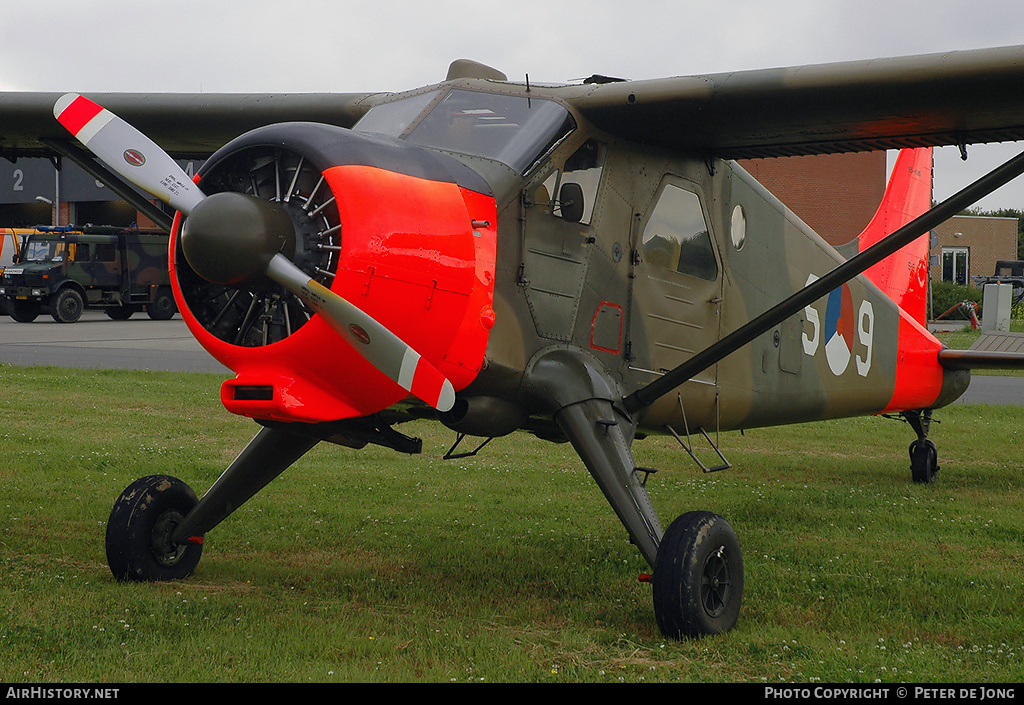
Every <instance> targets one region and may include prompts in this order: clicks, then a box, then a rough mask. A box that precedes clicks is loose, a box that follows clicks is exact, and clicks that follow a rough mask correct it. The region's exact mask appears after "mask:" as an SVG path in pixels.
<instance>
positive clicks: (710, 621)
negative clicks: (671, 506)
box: [652, 512, 743, 639]
mask: <svg viewBox="0 0 1024 705" xmlns="http://www.w3.org/2000/svg"><path fill="white" fill-rule="evenodd" d="M652 582H653V588H654V613H655V616H656V617H657V619H658V626H659V627H660V628H661V631H662V633H663V634H664V635H665V636H667V637H670V638H673V639H681V638H683V637H701V636H707V635H711V634H721V633H724V632H727V631H729V630H730V629H732V628H733V627H734V626H735V625H736V620H737V618H738V617H739V613H740V605H741V603H742V602H743V558H742V556H741V554H740V545H739V541H738V540H737V538H736V532H735V531H733V529H732V527H731V526H730V525H729V522H727V521H726V520H725V519H723V518H722V517H720V516H718V515H717V514H712V513H710V512H689V513H687V514H683V515H682V516H680V517H679V518H678V519H676V520H675V521H674V522H672V524H671V526H669V528H668V530H666V531H665V535H664V537H663V538H662V541H661V544H660V546H659V547H658V556H657V560H656V564H655V568H654V577H653V581H652Z"/></svg>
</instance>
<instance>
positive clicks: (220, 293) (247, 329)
mask: <svg viewBox="0 0 1024 705" xmlns="http://www.w3.org/2000/svg"><path fill="white" fill-rule="evenodd" d="M196 180H197V183H198V184H199V186H200V188H201V189H202V190H203V191H204V192H205V193H206V194H207V195H212V194H214V193H218V192H222V191H236V192H240V193H247V194H250V195H254V196H257V197H259V198H264V199H268V200H274V201H276V202H278V203H280V204H281V205H282V206H283V207H284V209H285V210H286V212H287V213H288V215H289V217H290V218H291V220H292V223H293V225H294V226H295V233H296V247H295V255H294V257H293V262H294V263H295V264H296V266H298V267H299V268H300V269H302V270H303V271H304V272H305V273H307V274H308V275H309V276H310V277H311V278H313V279H315V280H317V281H318V282H319V283H321V284H323V285H324V286H326V287H328V288H330V289H331V290H333V291H334V292H335V293H337V294H339V295H340V296H342V297H344V298H345V299H347V300H348V301H349V302H351V303H352V304H354V305H356V306H357V307H358V308H360V309H362V310H363V311H365V312H366V313H367V314H369V315H370V316H372V317H373V318H375V319H376V320H377V321H379V322H380V323H382V324H383V325H384V326H386V327H387V328H388V329H390V330H391V331H392V332H393V333H395V334H396V335H398V336H399V337H400V338H402V339H403V340H404V341H405V342H406V343H408V344H409V345H410V346H411V347H412V348H413V349H415V350H416V351H417V352H419V353H420V355H422V356H423V357H424V358H425V359H426V360H427V361H429V362H430V363H432V364H433V365H434V366H435V367H436V368H437V369H438V370H439V371H440V372H441V373H442V374H444V375H445V376H446V377H447V378H448V379H449V380H450V381H451V382H452V385H453V386H454V387H455V389H456V391H457V390H459V389H462V388H464V387H465V386H466V385H468V384H469V383H470V382H471V381H472V380H473V379H474V378H475V377H476V375H477V373H478V372H479V371H480V368H481V365H482V364H483V358H484V352H485V350H486V346H487V339H488V334H489V332H490V329H491V327H492V326H493V324H494V310H493V308H492V304H493V294H494V266H495V241H496V239H495V236H496V233H495V221H496V217H497V215H496V206H495V201H494V198H493V196H491V194H490V191H489V189H488V187H487V184H486V183H485V182H484V181H483V180H482V179H481V178H480V177H479V176H478V175H477V174H476V173H475V172H473V171H472V170H471V169H469V168H468V167H467V166H465V165H463V164H462V163H460V162H458V161H457V160H454V159H451V158H449V157H447V156H445V155H442V154H437V153H432V152H429V151H427V150H424V149H421V148H418V147H415V146H412V145H408V144H406V143H404V142H401V141H396V140H390V139H386V138H378V137H374V136H368V135H361V134H358V133H353V132H351V131H348V130H343V129H340V128H335V127H331V126H327V125H321V124H314V123H285V124H279V125H273V126H270V127H267V128H261V129H259V130H255V131H253V132H250V133H247V134H246V135H243V136H242V137H239V138H238V139H236V140H234V141H232V142H231V143H229V144H227V145H225V146H224V147H223V148H222V149H221V150H219V151H218V152H217V153H216V154H214V155H213V156H212V157H211V158H210V159H209V160H208V161H207V162H206V164H204V166H203V168H202V169H201V170H200V172H199V174H198V175H197V177H196ZM179 220H180V215H179ZM180 225H181V223H180V222H176V224H175V228H174V233H173V234H172V238H171V253H170V268H171V280H172V282H173V286H174V293H175V297H176V299H177V302H178V308H179V310H180V311H181V314H182V316H183V318H184V319H185V322H186V323H187V325H188V327H189V329H190V330H191V331H192V333H193V335H195V337H196V339H197V340H198V341H199V342H200V344H202V345H203V347H204V348H206V349H207V350H208V351H209V352H210V353H211V354H212V355H213V356H214V357H215V358H216V359H217V360H219V361H220V362H221V363H223V364H224V365H225V366H227V367H229V368H230V369H232V370H233V371H234V372H235V373H236V376H235V378H234V379H230V380H227V381H226V382H225V383H224V384H223V386H222V388H221V399H222V401H223V403H224V406H225V407H227V409H228V410H229V411H232V412H234V413H237V414H243V415H246V416H251V417H253V418H258V419H268V420H280V421H302V422H321V421H334V420H338V419H343V418H351V417H355V416H365V415H368V414H372V413H376V412H378V411H381V410H383V409H385V408H387V407H389V406H391V405H393V404H395V403H397V402H399V401H401V400H402V399H403V398H405V397H406V396H407V393H406V392H405V390H403V389H402V388H401V387H400V386H398V384H396V383H395V382H393V381H392V380H391V379H390V378H388V377H387V376H385V375H384V374H383V373H381V372H380V371H378V370H377V369H376V368H375V367H373V365H371V364H370V363H369V362H367V360H366V359H365V358H363V356H362V355H361V354H360V353H359V352H358V350H356V347H355V346H353V345H352V344H350V343H349V342H347V341H346V340H344V339H343V338H341V337H340V336H339V335H338V333H336V332H335V331H334V330H332V328H331V326H330V325H329V324H328V323H327V321H325V320H323V319H322V318H321V316H320V315H319V314H316V313H313V312H312V311H310V310H309V309H307V308H306V306H304V305H303V303H302V302H301V301H300V300H299V299H298V298H297V297H295V296H293V295H291V294H290V293H288V292H287V291H285V290H284V289H283V288H282V287H280V286H278V285H276V284H274V283H273V282H271V281H269V280H267V281H266V282H265V283H264V282H258V283H256V284H251V285H241V286H238V287H231V286H224V285H219V284H214V283H211V282H208V281H206V280H204V279H202V278H201V277H199V276H198V275H197V274H196V272H195V271H194V270H193V268H192V266H191V265H190V264H189V263H188V262H187V261H186V259H185V257H184V256H183V254H182V249H181V245H180V239H179V233H180V230H181V228H180ZM356 333H358V331H356ZM357 337H358V336H357Z"/></svg>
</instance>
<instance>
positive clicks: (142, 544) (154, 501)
mask: <svg viewBox="0 0 1024 705" xmlns="http://www.w3.org/2000/svg"><path fill="white" fill-rule="evenodd" d="M317 442H318V440H317V439H316V438H307V437H304V436H300V435H297V434H293V433H289V432H287V431H283V430H279V429H273V428H266V427H264V428H262V429H261V430H260V432H259V433H258V434H256V437H255V438H253V439H252V441H251V442H250V443H249V445H248V446H246V447H245V450H243V451H242V452H241V453H240V454H239V456H238V457H237V458H235V461H234V462H233V463H231V465H230V466H228V469H227V470H225V471H224V474H223V475H221V476H220V478H219V479H218V480H217V482H215V483H214V485H213V487H211V488H210V489H209V491H207V493H206V495H205V496H204V497H203V498H202V499H201V500H197V498H196V494H195V492H193V491H192V490H191V488H189V487H188V485H186V484H185V483H183V482H181V481H180V480H177V479H175V478H173V477H168V476H165V475H156V476H152V477H145V478H142V479H141V480H137V481H136V482H134V483H132V484H131V485H129V486H128V488H127V489H125V491H124V492H122V493H121V496H120V497H119V498H118V500H117V502H115V504H114V509H113V511H112V512H111V513H110V520H109V521H108V522H107V536H106V546H107V563H108V564H109V565H110V570H111V572H112V573H113V574H114V577H116V578H117V579H118V580H120V581H122V582H124V581H128V582H141V581H156V580H178V579H181V578H186V577H188V576H189V575H191V574H192V571H194V570H195V568H196V565H197V564H198V563H199V557H200V555H201V554H202V550H203V545H202V539H203V535H204V534H205V533H206V532H207V531H209V530H210V529H212V528H213V527H214V526H216V525H217V524H219V523H220V522H221V521H222V520H223V519H225V518H226V517H227V516H228V515H229V514H231V512H233V511H235V510H236V509H238V507H240V506H241V505H242V504H243V503H244V502H245V501H246V500H248V499H249V498H250V497H252V496H253V495H254V494H256V492H258V491H259V490H260V489H261V488H262V487H264V486H265V485H266V484H267V483H269V482H270V481H271V480H273V479H274V478H275V477H277V476H278V475H279V474H281V473H282V472H283V471H284V470H285V469H286V468H288V467H289V466H290V465H291V464H292V463H294V462H295V461H296V460H298V459H299V458H300V457H302V455H303V454H304V453H305V452H306V451H308V450H309V449H310V448H312V447H313V446H315V445H316V444H317Z"/></svg>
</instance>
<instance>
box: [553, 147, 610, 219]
mask: <svg viewBox="0 0 1024 705" xmlns="http://www.w3.org/2000/svg"><path fill="white" fill-rule="evenodd" d="M604 156H605V145H604V144H602V143H600V142H597V141H596V140H587V141H586V142H584V143H583V145H582V146H580V148H579V149H577V150H576V151H575V152H573V153H572V156H570V157H569V158H568V159H566V160H565V166H564V167H562V169H561V170H559V171H556V172H555V173H554V174H552V175H551V176H549V177H548V178H547V180H546V181H545V182H544V188H545V189H546V193H547V194H550V201H551V215H553V216H555V217H556V218H565V219H566V220H569V221H571V222H575V223H580V224H581V225H590V220H591V218H593V215H594V204H595V203H596V201H597V189H598V187H599V186H600V185H601V172H602V170H603V169H604Z"/></svg>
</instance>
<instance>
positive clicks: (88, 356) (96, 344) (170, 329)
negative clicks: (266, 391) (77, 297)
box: [0, 311, 232, 378]
mask: <svg viewBox="0 0 1024 705" xmlns="http://www.w3.org/2000/svg"><path fill="white" fill-rule="evenodd" d="M0 362H6V363H10V364H13V365H56V366H58V367H82V368H93V369H134V370H164V371H168V372H213V373H217V374H224V375H225V376H226V377H227V376H232V373H231V371H230V370H228V369H227V368H226V367H224V366H223V365H221V364H220V363H219V362H217V361H216V360H215V359H213V358H212V357H211V356H210V354H209V353H208V352H206V351H205V350H203V348H202V347H200V345H199V343H197V342H196V340H195V338H193V337H192V334H191V333H189V331H188V328H187V327H186V326H185V322H184V321H182V320H181V316H179V315H175V316H174V318H172V319H171V320H169V321H154V320H152V319H150V318H149V316H147V315H146V314H145V313H137V314H135V315H134V316H132V317H131V318H130V319H129V320H127V321H112V320H110V319H109V318H107V316H106V314H104V313H102V312H93V311H86V312H85V313H84V314H83V315H82V318H81V319H80V320H79V321H78V322H77V323H71V324H67V323H57V322H55V321H54V320H53V319H52V318H51V317H50V316H48V315H46V314H43V315H40V316H39V317H38V318H37V319H36V320H34V321H32V322H31V323H18V322H16V321H15V320H14V319H13V318H10V317H9V316H0ZM226 377H225V378H226Z"/></svg>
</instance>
